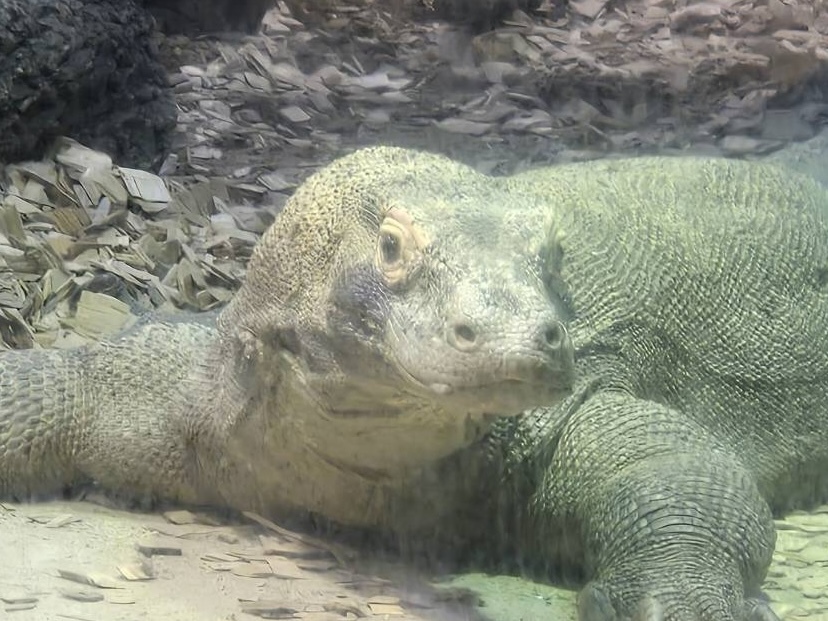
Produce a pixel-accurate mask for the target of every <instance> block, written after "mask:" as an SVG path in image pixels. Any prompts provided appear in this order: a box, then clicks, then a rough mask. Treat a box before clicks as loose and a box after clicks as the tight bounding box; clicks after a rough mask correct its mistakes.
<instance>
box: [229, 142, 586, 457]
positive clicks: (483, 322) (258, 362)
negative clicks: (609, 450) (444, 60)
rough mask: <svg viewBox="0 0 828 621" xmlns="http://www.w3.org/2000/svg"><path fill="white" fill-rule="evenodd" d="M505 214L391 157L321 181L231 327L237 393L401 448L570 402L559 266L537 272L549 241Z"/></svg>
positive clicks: (315, 179)
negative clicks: (554, 284)
mask: <svg viewBox="0 0 828 621" xmlns="http://www.w3.org/2000/svg"><path fill="white" fill-rule="evenodd" d="M505 201H506V197H505V195H504V194H503V193H502V191H501V190H499V189H498V187H497V184H496V183H495V182H493V180H492V179H490V178H488V177H485V176H483V175H480V174H478V173H476V172H474V171H473V170H471V169H469V168H467V167H465V166H462V165H460V164H457V163H454V162H451V161H449V160H447V159H444V158H442V157H439V156H435V155H428V154H424V153H419V154H413V153H412V152H410V151H404V150H401V149H394V148H382V147H380V148H371V149H365V150H362V151H358V152H356V153H354V154H352V155H350V156H347V157H345V158H343V159H340V160H338V161H336V162H334V163H333V164H332V165H330V166H328V167H327V168H325V169H323V170H322V171H320V172H318V173H317V174H315V175H314V176H312V177H310V178H309V179H308V180H307V181H306V182H305V183H304V184H303V185H302V186H301V187H300V188H299V189H298V190H297V191H296V193H295V194H294V196H293V197H292V198H291V199H290V201H289V202H288V204H287V205H286V207H285V209H284V211H283V213H282V214H280V216H279V217H278V219H277V221H276V223H275V224H274V225H273V226H272V227H271V228H270V229H269V230H268V231H267V233H265V235H264V236H263V238H262V240H261V242H260V244H259V245H258V247H257V248H256V251H255V252H254V254H253V257H252V259H251V261H250V264H249V269H248V275H247V279H246V282H245V284H244V286H243V287H242V288H241V290H240V291H239V292H238V294H237V295H236V297H235V298H234V299H233V302H232V303H231V304H230V305H229V306H228V308H227V309H226V310H225V311H224V313H223V315H222V316H221V318H220V321H219V328H220V331H221V334H222V340H223V342H225V344H226V346H227V347H228V348H229V350H230V351H229V352H228V353H227V354H225V356H224V357H225V358H227V359H229V360H232V361H233V362H232V363H231V364H232V365H233V367H234V368H233V369H232V372H234V373H235V375H236V378H237V379H236V381H237V382H238V383H239V384H240V385H241V386H243V387H246V389H248V390H254V391H255V392H256V393H257V394H258V395H259V398H262V399H265V400H267V399H269V398H270V396H271V394H272V393H273V392H275V391H279V390H280V389H281V390H289V391H292V392H293V393H295V396H294V397H291V402H290V408H294V407H299V408H300V409H301V408H310V409H316V411H317V413H321V414H322V416H324V417H325V418H326V419H327V420H328V421H331V424H333V423H334V422H335V421H337V420H339V421H341V420H344V419H348V420H350V421H355V420H357V421H362V422H361V423H359V424H361V425H362V426H363V427H364V426H365V425H367V424H370V425H378V426H379V427H382V428H386V429H388V428H390V429H391V433H393V432H394V431H393V430H394V427H393V426H392V423H393V424H394V425H397V424H398V425H399V428H398V431H396V433H397V434H398V435H399V434H401V433H402V434H405V433H406V431H405V430H406V429H414V428H417V429H418V430H419V431H420V432H422V431H423V429H426V430H427V429H433V432H434V434H436V435H439V434H440V433H443V432H444V431H441V430H445V428H446V426H447V425H449V424H451V425H454V426H459V425H460V424H463V421H469V420H475V421H477V422H478V423H479V422H480V420H481V418H483V417H484V415H487V414H494V415H514V414H518V413H519V412H521V411H523V410H525V409H527V408H530V407H534V406H538V405H541V404H551V403H555V402H557V401H559V400H560V399H561V398H562V396H563V395H564V394H565V393H566V392H568V389H569V387H570V384H571V382H572V375H573V349H572V345H571V343H570V340H569V338H568V336H567V333H566V329H565V326H564V316H563V310H562V308H559V307H556V305H555V303H554V302H553V301H551V300H552V298H550V296H549V295H548V292H547V291H546V289H545V285H544V282H543V281H542V279H541V277H540V276H539V275H540V274H541V273H543V271H544V270H543V267H544V266H543V265H542V263H543V260H544V257H545V256H547V255H552V254H554V252H549V251H548V250H546V251H541V249H540V246H539V250H538V252H535V253H534V256H537V259H536V260H530V259H528V258H527V257H529V256H530V253H527V252H526V246H527V245H529V244H532V243H540V242H537V241H536V242H533V241H532V240H533V239H534V240H538V239H540V237H539V233H540V231H539V229H540V227H539V226H538V225H537V223H533V222H530V221H524V220H523V219H521V218H520V217H518V216H519V214H518V216H515V215H512V216H508V217H507V216H505V215H504V210H503V209H502V206H503V205H504V203H505ZM509 213H511V214H514V213H515V210H509ZM286 386H289V388H286ZM248 396H249V395H248ZM299 402H303V404H304V405H301V406H300V405H299ZM281 409H285V408H284V407H282V408H281ZM366 417H371V419H372V420H371V421H370V422H369V423H366V422H365V418H366ZM485 418H486V419H487V420H488V418H489V417H485ZM378 419H382V421H381V422H380V421H379V420H378ZM478 426H479V425H478ZM446 433H447V432H446ZM394 437H396V436H394ZM403 439H404V438H403ZM397 444H399V443H397ZM438 444H439V443H438ZM453 444H454V441H452V442H447V443H446V446H445V449H444V450H442V449H441V450H439V451H438V452H440V453H445V452H450V450H454V449H456V448H459V447H458V446H453ZM432 448H433V447H432Z"/></svg>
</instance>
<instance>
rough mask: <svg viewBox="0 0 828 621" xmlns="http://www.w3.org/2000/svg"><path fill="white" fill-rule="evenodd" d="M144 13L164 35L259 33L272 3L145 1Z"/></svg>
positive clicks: (255, 0) (249, 0) (261, 0)
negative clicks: (147, 14) (150, 14)
mask: <svg viewBox="0 0 828 621" xmlns="http://www.w3.org/2000/svg"><path fill="white" fill-rule="evenodd" d="M145 3H146V7H147V9H148V10H149V11H150V12H151V13H152V14H153V15H154V16H155V17H156V18H157V19H158V24H159V27H160V28H161V30H163V31H164V32H166V33H167V34H188V35H193V34H199V33H205V32H219V31H227V30H240V31H243V32H254V31H256V30H258V29H259V26H260V25H261V23H262V17H264V14H265V12H266V11H267V10H268V9H269V8H270V7H272V6H273V5H275V4H276V0H145Z"/></svg>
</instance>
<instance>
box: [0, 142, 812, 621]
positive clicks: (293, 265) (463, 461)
mask: <svg viewBox="0 0 828 621" xmlns="http://www.w3.org/2000/svg"><path fill="white" fill-rule="evenodd" d="M826 209H828V196H826V194H825V192H824V191H823V190H822V189H820V187H819V186H818V185H817V184H816V183H815V182H813V181H810V180H808V179H806V178H804V177H803V178H800V177H797V176H796V175H794V174H793V173H791V172H788V171H784V170H782V169H778V168H774V167H771V166H769V165H762V164H756V163H744V162H735V161H726V160H710V159H693V158H682V159H669V158H643V159H636V160H619V161H606V162H590V163H585V164H576V165H566V166H560V167H555V168H551V169H545V170H538V171H533V172H529V173H524V174H522V175H518V176H515V177H511V178H504V179H494V178H490V177H486V176H483V175H480V174H478V173H476V172H474V171H473V170H472V169H470V168H467V167H465V166H463V165H461V164H457V163H453V162H451V161H449V160H447V159H444V158H442V157H439V156H435V155H429V154H424V153H417V152H412V151H407V150H402V149H395V148H373V149H366V150H362V151H359V152H357V153H355V154H353V155H350V156H347V157H345V158H343V159H341V160H339V161H337V162H335V163H334V164H332V165H330V166H328V167H327V168H325V169H323V170H322V171H321V172H319V173H317V174H316V175H314V176H313V177H311V178H310V179H309V180H308V181H307V182H305V184H304V185H303V186H302V187H301V188H300V189H299V190H297V192H296V193H295V195H294V196H293V197H292V199H291V200H290V201H289V204H288V205H287V207H286V208H285V210H284V212H283V214H282V215H281V216H280V217H279V218H278V219H277V221H276V223H275V224H274V225H273V226H272V227H271V229H270V230H269V231H268V232H267V233H266V234H265V235H264V237H263V239H262V240H261V242H260V244H259V246H258V247H257V249H256V251H255V253H254V256H253V258H252V260H251V262H250V265H249V271H248V276H247V280H246V282H245V284H244V285H243V287H242V288H241V290H240V291H239V292H238V294H237V295H236V297H235V298H234V299H233V301H232V302H231V303H230V305H229V306H228V307H227V308H226V309H225V310H224V311H223V312H222V313H221V315H220V317H219V318H218V320H217V322H213V321H212V320H210V319H209V318H199V317H198V316H185V318H181V319H176V320H174V321H166V322H162V321H155V322H146V323H143V324H141V325H140V326H139V327H137V328H134V329H132V330H131V331H130V332H129V333H127V334H125V335H123V336H122V337H121V338H118V339H116V340H113V341H111V342H106V343H102V344H100V345H99V346H94V347H87V348H82V349H76V350H70V351H42V350H41V351H33V350H32V351H21V352H12V353H5V354H3V355H2V357H0V492H1V493H2V494H3V495H5V496H7V497H9V496H12V497H18V498H22V497H30V496H31V495H38V496H39V495H41V494H43V493H49V492H54V491H56V490H60V489H61V488H62V487H63V486H66V485H71V484H75V483H78V482H83V481H90V480H91V481H96V482H97V483H98V484H100V485H101V486H103V487H104V488H107V489H110V490H114V491H117V492H119V493H121V494H126V495H128V496H132V497H136V498H149V499H154V498H161V499H167V500H171V501H174V502H181V503H199V504H200V503H206V504H212V505H221V506H230V507H235V508H239V509H253V510H259V511H266V512H268V513H269V514H270V515H279V514H282V513H285V512H290V511H295V510H299V511H302V510H305V511H310V512H313V513H315V514H318V515H321V516H325V517H327V518H329V519H330V520H333V521H334V522H339V523H343V524H347V525H353V526H358V527H365V528H368V529H372V530H374V531H378V532H379V531H384V532H391V533H397V534H399V535H400V536H403V535H405V536H406V537H411V538H413V537H414V536H415V535H419V536H420V537H421V538H424V539H426V540H429V541H431V542H439V541H443V542H447V543H450V544H451V545H452V546H454V547H455V549H460V548H462V547H463V546H464V545H465V546H466V548H467V549H470V551H471V553H472V554H479V555H484V554H486V553H487V552H488V553H490V555H492V556H496V557H499V558H500V559H501V560H507V559H508V560H512V561H515V562H516V563H519V564H520V565H521V566H522V567H524V568H533V569H535V570H537V571H539V572H541V573H542V575H545V576H547V577H553V576H556V575H562V574H566V575H572V573H571V572H572V571H574V570H577V571H579V572H580V575H582V577H583V579H584V580H585V585H584V586H583V588H582V590H581V592H580V595H579V600H578V605H579V615H580V617H581V619H582V620H583V621H610V620H612V619H625V618H633V619H636V620H639V621H644V620H647V621H656V620H659V619H668V620H671V621H691V620H693V621H696V620H699V621H731V620H738V621H743V620H751V621H759V620H769V619H775V616H774V615H773V613H772V612H771V611H770V609H769V607H768V606H767V605H766V604H765V603H763V601H762V600H761V598H760V592H759V589H760V586H761V583H762V581H763V579H764V576H765V573H766V570H767V567H768V565H769V562H770V559H771V553H772V551H773V547H774V537H775V535H774V528H773V522H772V514H773V513H774V512H781V511H784V510H786V509H788V508H790V507H792V506H801V505H803V504H805V503H809V502H814V501H819V500H822V499H824V498H825V497H826V496H825V492H826V490H828V482H827V481H826V475H828V467H827V466H828V463H826V462H828V403H827V402H826V388H828V223H826V216H825V213H826ZM458 554H459V552H458ZM467 558H468V557H467Z"/></svg>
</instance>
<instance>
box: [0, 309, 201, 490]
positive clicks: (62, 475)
mask: <svg viewBox="0 0 828 621" xmlns="http://www.w3.org/2000/svg"><path fill="white" fill-rule="evenodd" d="M214 335H215V332H214V330H213V329H212V328H210V327H209V326H205V325H200V324H197V323H187V322H186V321H184V322H173V323H165V322H152V323H146V324H144V325H142V326H141V327H140V328H138V329H133V330H130V331H129V332H128V333H126V334H124V335H123V336H121V337H119V338H117V339H115V340H113V341H111V342H104V343H100V344H95V345H89V346H84V347H78V348H74V349H67V350H22V351H9V352H3V353H2V354H0V497H6V498H9V497H11V498H16V499H20V500H24V499H29V498H31V497H40V496H44V495H50V494H54V493H57V492H61V491H62V490H63V489H65V488H66V486H69V485H73V484H77V483H84V482H96V483H99V484H101V485H102V486H103V487H105V488H108V489H113V488H117V489H118V491H119V492H124V493H125V494H126V495H127V497H129V498H131V499H135V500H141V501H153V500H154V499H155V498H157V497H160V496H163V497H164V498H167V499H170V500H179V501H184V502H189V501H193V500H194V499H195V491H194V487H193V486H194V477H193V476H192V461H193V459H194V457H193V451H192V448H191V446H190V445H189V444H188V440H187V438H188V434H189V430H188V429H187V425H186V424H185V422H184V421H185V420H186V417H185V416H184V414H185V412H186V411H187V408H185V407H184V406H183V404H184V403H191V402H193V401H195V399H194V395H198V394H203V393H205V392H206V391H205V390H204V385H203V380H202V379H200V376H199V375H198V360H199V359H200V358H202V357H203V356H204V352H205V348H207V347H209V346H210V343H211V342H212V338H213V337H214ZM199 382H201V384H199Z"/></svg>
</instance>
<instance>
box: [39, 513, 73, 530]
mask: <svg viewBox="0 0 828 621" xmlns="http://www.w3.org/2000/svg"><path fill="white" fill-rule="evenodd" d="M80 521H81V519H80V518H79V517H77V516H74V515H72V514H71V513H61V514H60V515H56V516H55V517H53V518H52V519H51V520H49V521H48V522H46V524H45V526H46V528H62V527H63V526H66V525H67V524H73V523H75V522H80Z"/></svg>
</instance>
